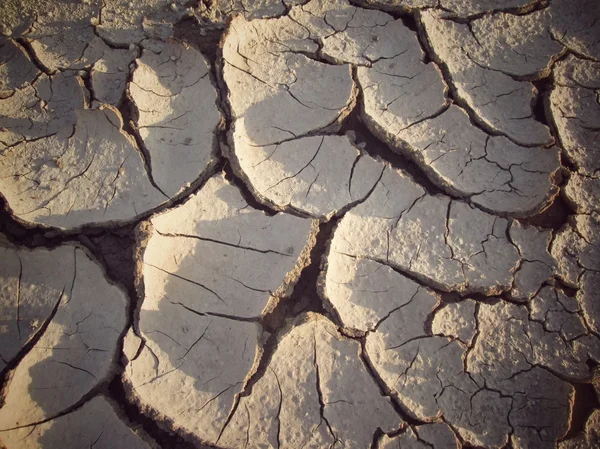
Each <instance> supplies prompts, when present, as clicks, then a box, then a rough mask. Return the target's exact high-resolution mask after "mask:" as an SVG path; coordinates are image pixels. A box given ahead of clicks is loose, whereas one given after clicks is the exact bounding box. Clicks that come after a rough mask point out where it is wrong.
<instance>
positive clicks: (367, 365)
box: [357, 337, 427, 426]
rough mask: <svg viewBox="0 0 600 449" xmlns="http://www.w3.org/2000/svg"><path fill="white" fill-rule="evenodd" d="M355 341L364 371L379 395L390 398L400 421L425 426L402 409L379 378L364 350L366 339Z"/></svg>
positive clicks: (423, 422)
mask: <svg viewBox="0 0 600 449" xmlns="http://www.w3.org/2000/svg"><path fill="white" fill-rule="evenodd" d="M357 341H359V342H360V348H361V350H360V354H359V355H360V359H361V360H362V362H363V365H364V367H365V369H366V370H367V372H368V373H369V375H370V376H371V378H372V379H373V380H374V382H375V384H376V385H377V387H378V388H379V392H380V394H381V395H382V396H386V397H389V398H390V403H391V405H392V407H393V408H394V410H395V412H396V413H397V414H398V415H399V416H400V417H401V418H402V420H404V421H405V422H406V423H408V424H409V425H413V426H420V425H423V424H427V423H426V422H425V421H421V420H419V419H417V418H415V417H414V416H413V415H411V414H410V412H408V411H407V409H405V407H403V406H402V405H401V404H400V403H399V402H398V400H397V399H396V398H395V396H394V395H393V394H392V392H391V390H390V389H389V388H388V387H387V385H386V384H385V382H384V380H383V379H382V378H381V376H380V375H379V373H378V372H377V370H375V368H374V367H373V365H372V363H371V360H370V359H369V356H368V354H367V352H366V349H365V345H366V338H365V337H361V338H360V339H357Z"/></svg>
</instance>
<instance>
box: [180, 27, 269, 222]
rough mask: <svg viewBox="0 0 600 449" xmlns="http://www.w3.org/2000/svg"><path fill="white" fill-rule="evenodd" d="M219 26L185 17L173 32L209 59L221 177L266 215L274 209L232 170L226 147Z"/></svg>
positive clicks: (227, 111) (227, 128)
mask: <svg viewBox="0 0 600 449" xmlns="http://www.w3.org/2000/svg"><path fill="white" fill-rule="evenodd" d="M223 32H224V30H223V29H220V28H211V27H202V26H201V25H200V24H199V23H198V20H197V19H196V18H187V19H184V20H182V21H181V22H179V23H178V24H177V25H175V31H174V35H175V37H176V38H177V39H179V40H181V41H182V42H185V43H187V44H189V45H190V46H192V47H194V48H196V49H197V50H199V51H200V52H201V53H202V54H203V55H204V56H205V57H206V58H207V59H208V61H209V66H210V79H211V82H212V83H213V85H214V86H215V89H216V91H217V107H218V108H219V111H220V113H221V116H222V118H223V120H222V123H221V125H220V126H219V129H218V130H217V133H216V135H215V146H216V152H217V154H218V156H219V159H220V160H221V161H222V162H221V164H220V168H221V169H222V171H223V174H224V176H225V179H226V180H227V181H229V182H230V183H231V184H233V185H234V186H235V187H237V189H238V190H239V191H240V193H241V195H242V197H243V198H244V200H245V201H246V203H247V204H248V205H250V206H251V207H253V208H254V209H257V210H261V211H263V212H264V213H265V214H267V215H269V216H273V215H275V214H276V213H277V211H276V210H274V209H273V208H271V207H269V206H268V205H265V204H264V203H262V202H260V201H258V200H257V199H256V198H255V197H254V195H253V194H252V192H251V191H250V189H249V188H248V186H247V185H246V184H245V182H244V181H243V180H242V179H241V178H240V177H239V176H237V174H236V173H235V171H234V169H233V167H232V164H231V161H230V160H229V156H228V154H226V153H227V149H228V148H229V138H228V134H229V132H230V130H231V128H232V122H233V120H232V118H231V117H232V114H231V108H230V106H229V102H228V101H227V95H228V89H227V85H226V84H225V81H224V80H223V76H222V73H223V65H224V59H223V54H222V50H221V40H222V39H223Z"/></svg>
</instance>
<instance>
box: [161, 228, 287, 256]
mask: <svg viewBox="0 0 600 449" xmlns="http://www.w3.org/2000/svg"><path fill="white" fill-rule="evenodd" d="M156 232H157V233H158V234H159V235H161V236H163V237H181V238H188V239H197V240H201V241H203V242H209V243H216V244H217V245H224V246H229V247H231V248H236V249H243V250H247V251H254V252H257V253H262V254H278V255H280V256H285V257H292V254H286V253H282V252H279V251H275V250H273V249H258V248H252V247H251V246H243V245H236V244H235V243H229V242H225V241H223V240H216V239H211V238H208V237H200V236H199V235H192V234H179V233H174V234H173V233H167V232H160V231H159V230H156Z"/></svg>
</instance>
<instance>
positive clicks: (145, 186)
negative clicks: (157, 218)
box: [0, 105, 168, 229]
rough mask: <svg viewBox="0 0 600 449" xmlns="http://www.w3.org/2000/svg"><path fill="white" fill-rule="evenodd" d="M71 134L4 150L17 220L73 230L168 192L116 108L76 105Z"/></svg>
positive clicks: (121, 215)
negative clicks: (154, 179) (153, 177)
mask: <svg viewBox="0 0 600 449" xmlns="http://www.w3.org/2000/svg"><path fill="white" fill-rule="evenodd" d="M76 116H77V119H76V122H75V123H74V124H73V128H74V133H73V134H72V135H71V136H63V135H53V136H50V137H48V138H46V139H38V140H34V141H31V142H27V141H26V142H23V143H20V144H18V145H15V146H12V147H10V148H8V149H6V150H5V151H4V152H3V153H2V155H1V156H0V157H1V158H2V162H3V163H2V165H1V168H0V173H1V174H2V181H1V184H0V192H2V194H3V195H4V196H5V197H6V199H7V200H8V204H9V205H10V207H11V209H12V210H13V213H14V214H15V216H17V217H18V218H19V219H21V220H23V221H26V222H31V223H39V224H43V225H49V226H55V227H58V228H61V229H73V228H77V227H80V226H82V225H85V224H88V223H101V222H112V221H126V220H131V219H132V218H135V217H137V216H138V215H139V214H140V212H144V211H147V210H149V209H152V208H154V207H156V206H158V205H159V204H161V203H162V202H164V201H165V200H166V199H167V198H168V197H165V195H164V194H163V193H162V192H161V191H160V190H158V189H157V188H156V187H154V186H153V185H152V184H151V182H150V180H149V179H148V175H147V173H146V169H145V167H144V161H143V159H142V155H141V153H140V152H139V151H138V149H137V147H136V144H135V141H134V140H133V139H131V138H130V137H129V135H127V134H126V133H124V132H123V129H122V128H123V122H122V118H121V116H120V114H119V112H118V111H117V110H115V109H114V108H112V107H110V106H108V105H106V106H103V107H102V108H101V109H94V110H86V109H82V110H78V111H77V113H76Z"/></svg>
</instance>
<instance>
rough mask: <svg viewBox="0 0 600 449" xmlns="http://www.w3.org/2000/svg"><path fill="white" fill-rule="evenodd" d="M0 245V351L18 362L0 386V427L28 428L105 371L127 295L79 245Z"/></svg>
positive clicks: (67, 404) (66, 405) (65, 406)
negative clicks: (0, 388)
mask: <svg viewBox="0 0 600 449" xmlns="http://www.w3.org/2000/svg"><path fill="white" fill-rule="evenodd" d="M2 252H3V253H4V257H3V259H2V268H1V269H2V278H3V279H2V285H3V288H2V303H1V304H2V309H3V310H2V316H3V329H6V330H7V332H6V333H3V335H2V337H3V338H2V358H3V363H11V364H13V365H14V362H15V361H18V362H19V363H18V364H17V366H16V367H15V368H14V370H13V371H12V372H10V373H9V375H8V377H7V381H6V384H5V387H4V388H5V396H4V405H3V407H2V408H1V409H0V430H1V431H2V432H4V431H10V430H11V429H12V430H15V429H20V428H25V427H27V426H29V427H30V428H29V429H28V431H29V432H31V431H33V430H35V426H36V425H37V424H40V423H42V422H46V421H48V420H50V419H53V418H55V417H57V416H59V415H60V414H62V413H64V412H66V411H69V410H71V409H72V408H73V406H76V405H77V404H78V403H79V402H80V401H81V400H82V399H83V398H85V397H86V395H88V394H89V393H90V391H92V390H93V389H94V388H95V387H96V386H98V385H99V384H100V383H101V382H103V381H105V379H107V378H108V377H109V376H110V375H111V373H112V372H113V369H114V365H113V363H114V361H115V359H116V354H117V348H118V342H119V339H120V336H121V333H122V332H123V331H124V328H125V323H126V316H125V311H126V307H127V298H126V296H125V294H124V293H123V292H122V291H121V290H120V289H119V288H117V287H116V286H114V285H112V284H111V283H110V282H109V281H108V280H107V278H106V276H105V274H104V272H103V269H102V268H101V267H100V266H99V265H98V264H97V263H96V262H95V261H93V260H92V258H91V257H90V256H89V255H88V254H87V252H86V251H85V250H84V249H82V248H80V247H77V246H72V245H63V246H60V247H58V248H56V249H54V250H46V249H35V250H29V249H24V248H17V247H12V246H9V245H6V246H3V247H2ZM15 267H16V268H17V269H18V271H15ZM16 359H18V360H16ZM32 429H33V430H32ZM0 438H4V436H1V437H0Z"/></svg>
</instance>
